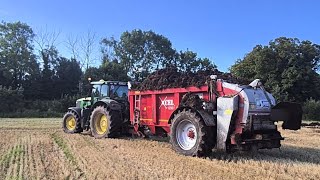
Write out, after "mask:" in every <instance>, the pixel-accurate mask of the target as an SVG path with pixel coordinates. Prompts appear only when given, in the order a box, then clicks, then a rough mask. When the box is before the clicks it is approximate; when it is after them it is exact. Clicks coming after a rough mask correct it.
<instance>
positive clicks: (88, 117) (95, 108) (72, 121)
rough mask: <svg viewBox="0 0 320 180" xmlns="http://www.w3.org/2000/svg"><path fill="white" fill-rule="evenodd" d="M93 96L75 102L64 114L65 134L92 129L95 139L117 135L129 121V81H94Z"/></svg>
mask: <svg viewBox="0 0 320 180" xmlns="http://www.w3.org/2000/svg"><path fill="white" fill-rule="evenodd" d="M90 84H91V88H92V89H91V97H86V98H81V99H78V100H77V101H76V107H70V108H68V112H67V113H66V114H65V115H64V117H63V130H64V132H66V133H80V132H82V131H83V130H87V131H88V130H91V133H92V135H93V136H94V137H95V138H105V137H115V136H117V135H119V133H121V130H122V127H123V126H124V125H125V124H126V122H127V123H128V122H129V101H128V84H127V82H119V81H104V80H100V81H96V82H91V83H90Z"/></svg>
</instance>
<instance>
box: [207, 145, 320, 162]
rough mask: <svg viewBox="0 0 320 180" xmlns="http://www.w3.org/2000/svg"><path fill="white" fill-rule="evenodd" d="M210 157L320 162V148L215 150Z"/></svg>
mask: <svg viewBox="0 0 320 180" xmlns="http://www.w3.org/2000/svg"><path fill="white" fill-rule="evenodd" d="M210 159H219V160H226V161H230V162H242V161H245V160H257V161H269V162H285V163H290V162H292V163H296V162H301V163H312V164H317V165H319V164H320V149H316V148H307V147H296V146H289V145H283V146H282V147H281V148H280V149H271V150H270V149H265V150H259V151H258V152H257V153H252V152H236V153H232V154H226V153H219V152H214V153H213V154H212V156H211V157H210Z"/></svg>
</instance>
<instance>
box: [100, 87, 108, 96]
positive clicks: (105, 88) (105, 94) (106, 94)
mask: <svg viewBox="0 0 320 180" xmlns="http://www.w3.org/2000/svg"><path fill="white" fill-rule="evenodd" d="M108 91H109V86H108V85H106V84H103V85H102V86H101V96H102V97H108V95H109V94H108Z"/></svg>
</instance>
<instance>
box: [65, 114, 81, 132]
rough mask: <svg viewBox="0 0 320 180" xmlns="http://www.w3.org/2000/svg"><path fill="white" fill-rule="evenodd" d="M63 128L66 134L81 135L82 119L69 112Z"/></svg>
mask: <svg viewBox="0 0 320 180" xmlns="http://www.w3.org/2000/svg"><path fill="white" fill-rule="evenodd" d="M62 128H63V131H64V132H65V133H70V134H73V133H80V132H82V131H83V130H82V128H81V122H80V117H79V116H78V115H77V114H76V113H74V112H72V111H68V112H67V113H66V114H65V115H64V116H63V121H62Z"/></svg>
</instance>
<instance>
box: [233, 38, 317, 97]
mask: <svg viewBox="0 0 320 180" xmlns="http://www.w3.org/2000/svg"><path fill="white" fill-rule="evenodd" d="M319 58H320V46H319V45H317V44H313V43H312V42H310V41H299V40H298V39H296V38H285V37H280V38H277V39H275V40H274V41H271V42H270V43H269V45H268V46H262V45H257V46H256V47H255V48H254V49H253V50H252V52H250V53H248V54H247V55H246V56H245V57H244V59H240V60H238V61H237V62H236V63H235V65H233V66H232V67H231V68H230V71H231V73H232V74H233V75H234V76H236V77H240V78H243V79H247V80H253V79H256V78H259V79H261V80H263V82H264V84H265V86H266V88H267V89H269V90H271V91H272V92H273V93H274V94H275V96H276V98H277V99H278V100H281V101H297V102H304V101H305V100H306V99H309V98H314V99H320V76H319V74H317V70H318V68H319V62H320V61H319V60H320V59H319Z"/></svg>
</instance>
